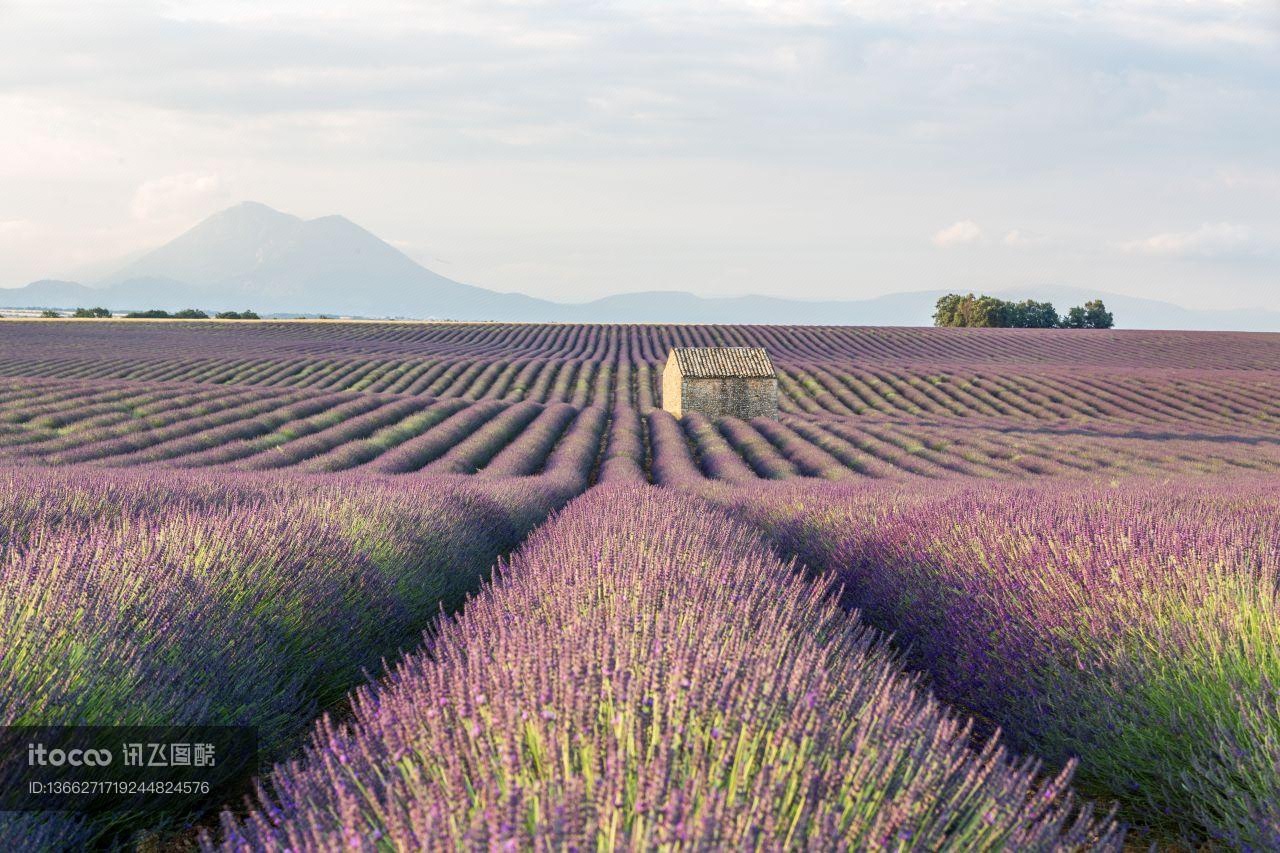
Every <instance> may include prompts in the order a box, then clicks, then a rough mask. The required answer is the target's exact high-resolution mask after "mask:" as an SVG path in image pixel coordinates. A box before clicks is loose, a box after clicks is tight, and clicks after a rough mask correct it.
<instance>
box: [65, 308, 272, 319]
mask: <svg viewBox="0 0 1280 853" xmlns="http://www.w3.org/2000/svg"><path fill="white" fill-rule="evenodd" d="M40 316H41V317H45V318H48V319H56V318H60V317H62V316H64V315H63V314H62V313H61V312H58V311H54V310H53V309H52V308H46V309H45V310H44V311H41V312H40ZM71 316H72V317H73V318H75V319H77V320H80V319H107V318H110V317H112V316H114V315H113V314H112V313H111V311H110V310H109V309H107V308H77V309H76V310H75V311H72V312H71ZM124 319H126V320H208V319H209V314H208V313H207V312H205V311H201V310H200V309H199V308H183V309H182V310H181V311H174V312H172V313H170V312H169V311H164V310H162V309H160V308H151V309H148V310H146V311H130V312H129V313H127V314H125V315H124ZM213 319H215V320H261V319H262V318H261V317H259V316H258V314H257V313H256V312H254V311H250V310H249V309H247V308H246V309H245V310H243V311H219V312H218V313H217V314H214V315H213Z"/></svg>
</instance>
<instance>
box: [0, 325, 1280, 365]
mask: <svg viewBox="0 0 1280 853" xmlns="http://www.w3.org/2000/svg"><path fill="white" fill-rule="evenodd" d="M674 346H763V347H766V348H768V350H769V351H770V352H771V353H772V354H773V356H774V358H775V360H777V361H781V362H783V363H791V362H796V361H817V362H835V363H840V364H846V365H848V364H864V363H879V364H904V363H927V364H935V365H936V364H955V365H960V364H1006V365H1019V366H1022V367H1025V366H1027V365H1061V366H1068V367H1073V368H1081V367H1087V368H1105V369H1115V368H1129V367H1139V368H1151V367H1168V368H1179V369H1181V368H1185V367H1187V366H1189V365H1194V366H1197V367H1202V368H1211V369H1227V370H1250V371H1252V370H1268V371H1274V370H1280V349H1278V348H1277V346H1276V343H1275V341H1274V337H1273V336H1270V335H1264V334H1239V333H1229V332H1228V333H1223V332H1176V331H1173V332H1151V331H1132V330H1126V331H1101V330H1098V331H1088V332H1080V331H1053V330H1036V329H921V328H877V327H850V326H826V327H814V326H758V325H750V326H728V325H714V326H713V325H681V324H645V325H604V324H593V325H588V324H515V323H343V322H328V323H306V322H281V323H234V324H227V323H221V324H220V323H148V322H143V321H136V320H131V321H123V322H110V321H107V322H101V321H95V322H34V323H32V322H7V323H6V324H5V330H4V334H3V335H0V371H3V372H9V371H11V370H12V369H13V368H14V367H15V366H21V365H28V366H30V365H33V364H39V365H44V366H46V367H47V368H48V369H50V370H59V369H74V367H75V366H76V365H83V364H86V363H89V362H91V361H94V360H97V361H98V362H100V363H101V364H103V366H107V365H114V366H116V367H118V368H120V369H132V368H137V367H139V366H142V365H153V366H156V367H157V368H160V369H175V370H176V369H178V368H180V369H181V372H185V373H188V374H189V373H194V372H199V371H202V370H216V369H217V366H218V365H219V364H223V365H225V364H226V363H228V362H229V361H234V360H241V361H242V362H243V363H245V364H249V363H251V362H254V361H270V362H274V363H276V364H280V363H284V362H292V363H293V364H295V365H296V369H297V370H298V371H302V370H306V369H308V368H310V369H311V370H312V371H314V370H316V369H318V367H319V364H320V363H321V362H322V361H323V360H327V359H335V360H338V361H341V360H344V359H346V360H350V359H356V358H359V357H361V356H368V357H373V358H378V357H382V356H388V357H401V358H403V357H407V356H417V357H421V356H431V357H443V358H445V359H449V360H460V359H461V360H479V361H485V360H493V359H495V358H500V359H514V360H518V361H527V360H544V361H550V362H571V361H588V362H594V363H628V364H650V365H655V364H661V363H662V362H664V361H665V360H666V357H667V353H668V351H669V350H670V349H671V347H674ZM384 360H385V359H384ZM392 360H393V361H394V358H393V359H392ZM166 365H167V366H168V368H165V366H166ZM387 369H389V370H393V369H394V368H387ZM100 375H106V374H100ZM173 375H177V374H176V373H175V374H172V375H171V376H170V377H169V378H172V376H173ZM157 378H158V377H157Z"/></svg>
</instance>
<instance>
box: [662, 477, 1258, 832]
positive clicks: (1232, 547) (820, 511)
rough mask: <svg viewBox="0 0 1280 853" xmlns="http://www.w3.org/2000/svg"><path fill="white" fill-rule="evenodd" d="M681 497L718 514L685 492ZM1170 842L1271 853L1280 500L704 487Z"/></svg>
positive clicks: (1076, 490) (918, 661) (1174, 487)
mask: <svg viewBox="0 0 1280 853" xmlns="http://www.w3.org/2000/svg"><path fill="white" fill-rule="evenodd" d="M683 483H684V485H686V486H687V487H689V488H692V489H694V490H696V491H701V492H704V493H707V492H708V486H707V485H706V484H705V482H703V481H699V480H697V479H696V478H688V477H686V478H685V479H684V480H683ZM710 493H711V494H713V495H714V496H715V497H716V499H717V501H718V502H720V503H721V504H724V505H727V506H730V507H733V509H734V511H735V513H736V514H737V515H738V516H739V517H742V518H746V519H750V520H751V521H752V522H753V523H754V524H756V525H759V526H761V527H762V528H763V529H764V530H766V531H768V532H769V534H770V536H771V538H772V541H773V542H774V543H775V544H777V545H778V546H780V547H781V549H782V550H783V551H784V552H789V553H792V554H796V555H799V556H801V557H802V558H803V559H804V560H805V561H806V562H807V563H808V564H809V565H812V566H815V567H818V568H820V569H825V570H829V571H832V572H835V573H836V574H837V575H838V577H839V579H840V581H841V582H842V583H843V585H844V589H845V594H846V598H847V601H846V603H847V605H849V606H852V607H857V608H860V609H861V610H862V612H863V614H864V615H865V617H866V618H867V619H868V621H869V622H871V623H872V624H874V625H876V626H877V627H880V628H882V629H884V630H888V631H892V632H893V633H894V634H895V636H896V638H897V639H898V642H899V644H900V645H901V646H902V647H903V648H906V649H909V650H910V655H909V663H910V664H911V665H912V666H914V667H917V668H919V669H921V670H923V671H925V672H927V673H928V675H929V676H930V678H931V680H932V684H933V685H934V688H935V689H936V690H937V692H938V694H939V696H940V697H941V698H943V699H944V700H946V701H948V702H950V703H952V704H954V705H955V706H957V707H959V708H962V709H964V710H966V711H968V712H969V713H972V714H974V715H975V716H976V717H977V718H978V719H979V720H983V721H986V722H987V724H988V725H990V726H1000V727H1001V728H1002V730H1003V731H1004V733H1005V735H1006V736H1007V737H1008V738H1009V739H1010V740H1011V742H1012V743H1013V744H1014V745H1015V746H1016V747H1018V748H1019V749H1022V750H1025V751H1027V752H1029V753H1032V754H1035V755H1038V756H1040V757H1042V758H1044V759H1046V760H1047V761H1049V762H1050V763H1051V765H1053V766H1062V765H1063V764H1064V763H1066V762H1068V761H1069V760H1070V759H1072V758H1075V757H1078V759H1079V770H1078V774H1077V780H1078V785H1079V786H1080V787H1081V789H1082V790H1084V791H1085V792H1087V793H1088V794H1089V795H1091V796H1096V797H1099V798H1101V799H1103V800H1107V801H1111V800H1114V801H1118V802H1119V803H1120V804H1121V805H1122V814H1123V816H1124V817H1126V818H1127V819H1129V820H1131V821H1133V822H1134V823H1136V824H1138V825H1140V826H1144V827H1147V828H1148V829H1149V830H1150V831H1151V832H1152V833H1153V835H1154V837H1157V838H1163V839H1168V840H1181V841H1182V842H1184V843H1186V844H1189V845H1191V846H1192V847H1193V848H1194V847H1197V846H1199V845H1201V844H1203V843H1204V842H1205V841H1210V842H1214V843H1217V844H1221V845H1226V846H1229V847H1231V848H1235V849H1255V850H1261V849H1280V486H1277V484H1276V483H1275V481H1274V480H1216V481H1207V480H1194V479H1190V480H1174V481H1171V482H1170V481H1163V482H1143V481H1133V482H1130V483H1128V484H1125V485H1121V486H1111V487H1098V486H1086V485H1069V484H1064V483H1062V482H1060V481H1058V482H1046V483H1045V484H1044V485H1040V486H1020V487H1019V486H1011V485H1009V484H1008V483H1005V484H1002V485H998V486H997V485H964V484H960V483H951V484H948V485H942V484H931V485H929V486H928V487H927V488H922V487H919V486H912V485H903V484H898V485H871V486H868V485H861V486H857V485H853V486H843V485H834V484H833V485H829V486H821V487H812V486H811V487H808V488H794V487H788V486H786V485H779V486H777V487H776V488H775V489H773V490H768V491H762V490H761V489H760V488H758V487H757V488H753V489H751V490H750V491H749V492H745V491H737V490H735V489H732V488H726V487H711V490H710Z"/></svg>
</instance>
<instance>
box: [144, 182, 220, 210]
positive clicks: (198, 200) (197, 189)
mask: <svg viewBox="0 0 1280 853" xmlns="http://www.w3.org/2000/svg"><path fill="white" fill-rule="evenodd" d="M218 189H219V181H218V176H217V175H211V174H198V173H187V174H182V175H168V176H166V177H163V178H155V179H153V180H150V181H146V182H145V183H143V184H142V185H141V186H139V187H138V189H137V191H136V192H135V193H134V194H133V205H132V210H133V215H134V216H135V217H136V218H138V219H142V220H154V219H169V218H172V217H175V216H185V215H189V214H190V213H191V212H192V211H193V209H195V210H203V209H206V208H207V207H208V206H209V203H210V202H211V201H212V200H213V199H214V198H215V197H216V196H217V193H218Z"/></svg>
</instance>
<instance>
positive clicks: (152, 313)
mask: <svg viewBox="0 0 1280 853" xmlns="http://www.w3.org/2000/svg"><path fill="white" fill-rule="evenodd" d="M124 317H125V319H126V320H208V319H209V315H208V314H206V313H204V312H203V311H201V310H200V309H199V308H183V309H182V310H181V311H174V312H173V313H172V314H170V313H169V312H168V311H162V310H160V309H159V308H152V309H150V310H147V311H130V312H129V313H128V314H125V315H124Z"/></svg>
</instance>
